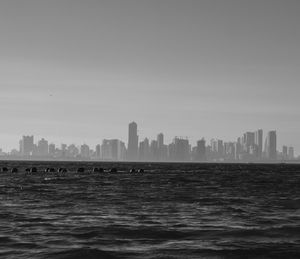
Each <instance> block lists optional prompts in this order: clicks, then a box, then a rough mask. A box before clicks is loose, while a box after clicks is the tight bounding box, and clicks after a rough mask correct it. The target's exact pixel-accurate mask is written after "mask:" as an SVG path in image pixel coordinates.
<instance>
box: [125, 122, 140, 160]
mask: <svg viewBox="0 0 300 259" xmlns="http://www.w3.org/2000/svg"><path fill="white" fill-rule="evenodd" d="M138 143H139V137H138V135H137V124H136V123H135V122H131V123H130V124H129V127H128V149H127V160H129V161H137V160H138Z"/></svg>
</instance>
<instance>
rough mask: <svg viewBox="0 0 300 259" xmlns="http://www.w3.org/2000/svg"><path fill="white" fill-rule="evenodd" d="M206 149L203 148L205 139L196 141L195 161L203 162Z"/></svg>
mask: <svg viewBox="0 0 300 259" xmlns="http://www.w3.org/2000/svg"><path fill="white" fill-rule="evenodd" d="M205 151H206V147H205V139H201V140H199V141H197V147H196V160H197V161H205V160H206V155H205Z"/></svg>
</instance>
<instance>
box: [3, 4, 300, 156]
mask: <svg viewBox="0 0 300 259" xmlns="http://www.w3.org/2000/svg"><path fill="white" fill-rule="evenodd" d="M299 11H300V1H299V0H285V1H283V0H206V1H205V0H204V1H202V0H157V1H156V0H146V1H143V0H119V1H114V0H107V1H102V0H94V1H93V0H80V1H77V0H18V1H17V0H1V1H0V39H1V41H0V90H1V95H0V109H1V117H0V118H1V130H0V147H2V148H3V149H4V150H8V149H10V148H13V147H18V140H19V139H20V138H21V136H22V135H23V134H34V135H35V136H36V139H37V138H40V137H46V138H47V139H48V140H49V141H51V142H54V143H57V144H58V143H60V142H62V141H64V142H65V143H67V144H69V143H72V142H75V143H77V144H82V143H87V144H90V145H92V144H93V145H94V144H96V143H100V142H101V140H102V139H103V138H120V139H122V140H123V141H125V142H126V143H127V134H128V133H127V130H128V129H127V128H128V123H129V122H131V121H133V120H134V121H136V122H137V123H138V127H139V135H140V137H141V138H144V137H145V136H148V137H150V138H154V137H156V134H157V133H159V132H163V133H164V134H165V136H166V140H167V141H171V139H172V138H173V137H174V136H176V135H177V136H188V137H189V138H190V140H191V141H192V143H194V141H195V140H197V139H200V138H202V137H205V138H206V139H207V140H209V139H210V138H213V137H217V138H221V139H224V140H235V139H236V138H237V137H238V136H240V135H241V134H242V133H243V132H245V131H254V130H256V129H257V128H262V129H264V131H265V132H266V131H268V130H272V129H276V130H277V134H278V146H279V149H281V145H282V144H287V145H294V146H295V147H296V153H299V150H300V102H299V99H300V84H299V83H300V48H299V47H300V15H299Z"/></svg>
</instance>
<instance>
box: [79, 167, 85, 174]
mask: <svg viewBox="0 0 300 259" xmlns="http://www.w3.org/2000/svg"><path fill="white" fill-rule="evenodd" d="M84 171H85V169H84V168H83V167H79V168H77V173H84Z"/></svg>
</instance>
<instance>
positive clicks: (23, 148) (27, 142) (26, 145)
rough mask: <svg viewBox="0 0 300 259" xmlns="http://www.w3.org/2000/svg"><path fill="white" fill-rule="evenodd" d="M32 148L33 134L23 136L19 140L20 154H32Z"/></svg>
mask: <svg viewBox="0 0 300 259" xmlns="http://www.w3.org/2000/svg"><path fill="white" fill-rule="evenodd" d="M33 150H34V144H33V136H23V138H22V140H20V153H21V155H22V156H30V155H32V153H33Z"/></svg>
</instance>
